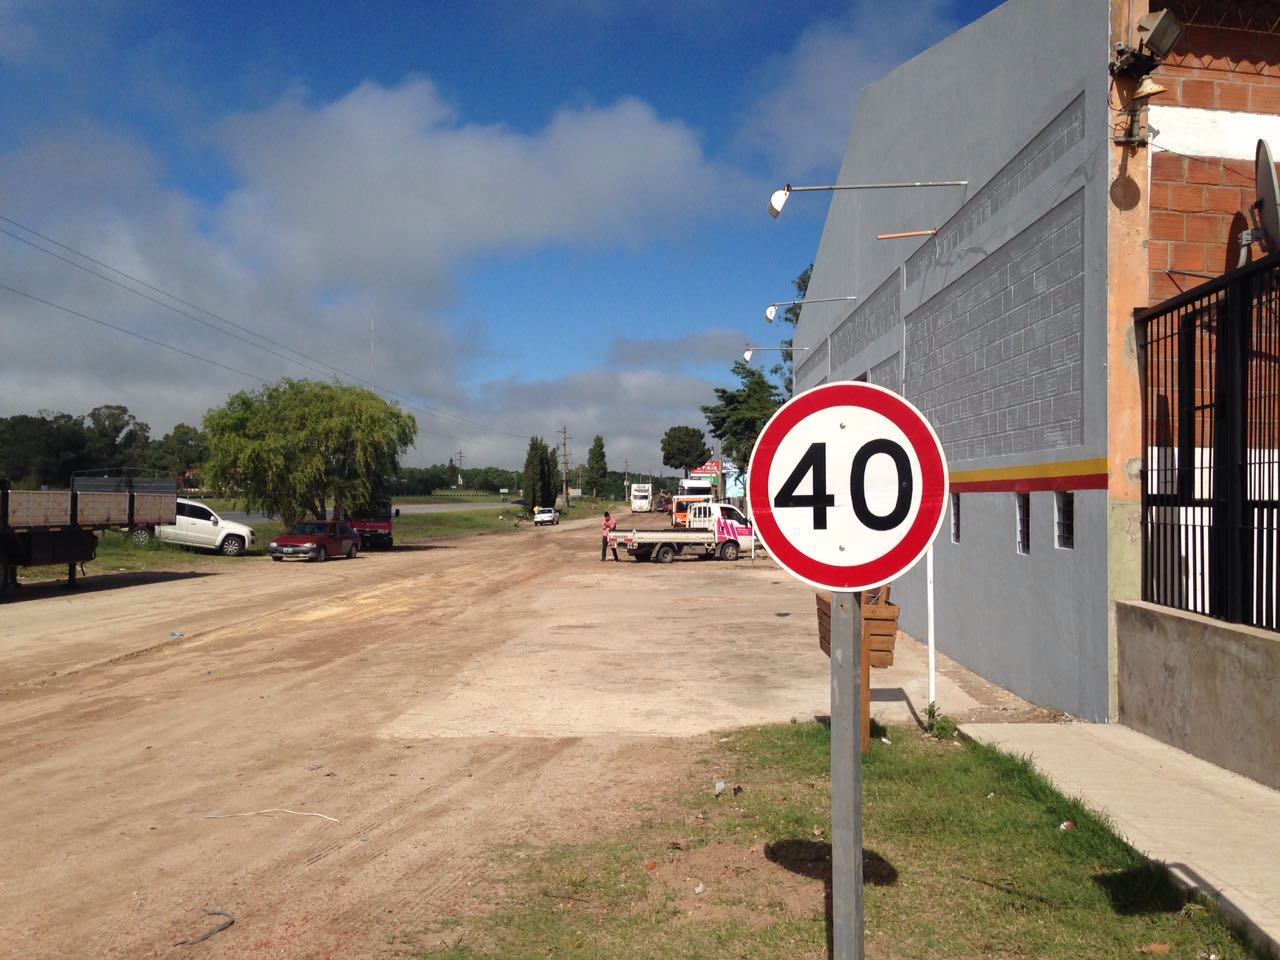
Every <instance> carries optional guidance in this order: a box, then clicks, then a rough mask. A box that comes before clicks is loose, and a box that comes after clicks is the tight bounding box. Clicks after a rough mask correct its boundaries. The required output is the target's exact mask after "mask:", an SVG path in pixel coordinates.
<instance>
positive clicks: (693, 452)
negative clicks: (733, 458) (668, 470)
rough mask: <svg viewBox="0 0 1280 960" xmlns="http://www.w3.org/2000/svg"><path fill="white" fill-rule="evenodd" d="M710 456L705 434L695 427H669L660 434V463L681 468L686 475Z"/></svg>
mask: <svg viewBox="0 0 1280 960" xmlns="http://www.w3.org/2000/svg"><path fill="white" fill-rule="evenodd" d="M710 456H711V448H710V447H708V446H707V438H706V435H705V434H704V433H703V432H702V431H701V430H699V429H698V428H697V427H671V428H670V429H669V430H667V432H666V433H664V434H663V435H662V465H663V466H664V467H673V468H675V469H676V470H683V471H684V475H685V476H686V477H687V476H688V475H689V471H690V470H692V469H693V468H694V467H700V466H702V465H703V464H704V463H706V462H707V459H708V458H709V457H710Z"/></svg>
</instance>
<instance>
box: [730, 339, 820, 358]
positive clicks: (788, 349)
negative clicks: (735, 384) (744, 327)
mask: <svg viewBox="0 0 1280 960" xmlns="http://www.w3.org/2000/svg"><path fill="white" fill-rule="evenodd" d="M811 349H813V348H812V347H753V346H752V345H751V344H749V343H748V344H747V349H745V350H743V351H742V361H743V363H750V362H751V355H752V354H753V353H759V352H760V351H761V350H780V351H782V352H784V353H786V352H791V353H797V352H803V351H805V350H811Z"/></svg>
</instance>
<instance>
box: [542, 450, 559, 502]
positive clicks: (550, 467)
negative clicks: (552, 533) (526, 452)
mask: <svg viewBox="0 0 1280 960" xmlns="http://www.w3.org/2000/svg"><path fill="white" fill-rule="evenodd" d="M543 456H544V457H545V458H546V467H545V471H544V472H545V474H546V478H547V484H548V486H549V488H550V489H549V490H548V491H547V493H548V499H547V500H544V501H540V502H542V503H543V504H544V505H545V506H548V507H553V506H555V503H556V498H557V497H558V496H559V495H560V494H561V493H563V492H564V477H563V476H562V475H561V471H560V460H559V458H558V457H557V456H556V451H555V448H554V447H551V446H547V447H546V451H545V453H544V454H543Z"/></svg>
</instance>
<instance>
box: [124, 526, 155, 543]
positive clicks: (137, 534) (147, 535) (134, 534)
mask: <svg viewBox="0 0 1280 960" xmlns="http://www.w3.org/2000/svg"><path fill="white" fill-rule="evenodd" d="M129 539H130V540H132V541H133V542H134V543H136V544H138V545H139V546H142V545H143V544H147V543H150V542H151V531H150V530H148V529H147V528H146V527H137V528H135V529H133V530H130V531H129Z"/></svg>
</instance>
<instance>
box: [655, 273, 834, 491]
mask: <svg viewBox="0 0 1280 960" xmlns="http://www.w3.org/2000/svg"><path fill="white" fill-rule="evenodd" d="M812 275H813V264H812V263H811V264H809V265H808V266H807V267H805V268H804V271H803V272H802V273H801V274H800V276H798V277H796V278H795V279H794V280H792V281H791V285H792V286H793V287H795V289H796V299H797V300H804V298H805V297H806V296H808V294H809V278H810V277H811V276H812ZM800 306H801V305H800V304H798V303H793V304H791V305H790V306H788V307H787V309H786V310H785V311H784V312H783V314H782V320H783V322H784V323H789V324H791V327H792V329H794V328H795V325H796V324H797V323H799V322H800ZM794 344H795V337H794V336H791V337H787V338H786V339H785V340H783V341H782V342H781V343H780V344H779V345H780V346H781V347H782V360H781V362H779V363H776V364H774V366H773V368H772V369H771V370H770V371H769V372H770V373H772V374H773V375H774V376H775V377H778V378H779V380H781V382H782V391H783V395H784V396H785V397H790V396H791V394H792V392H793V390H794V387H795V363H794V358H795V354H794V353H793V351H792V350H791V347H792V346H793V345H794ZM668 466H670V464H668Z"/></svg>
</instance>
